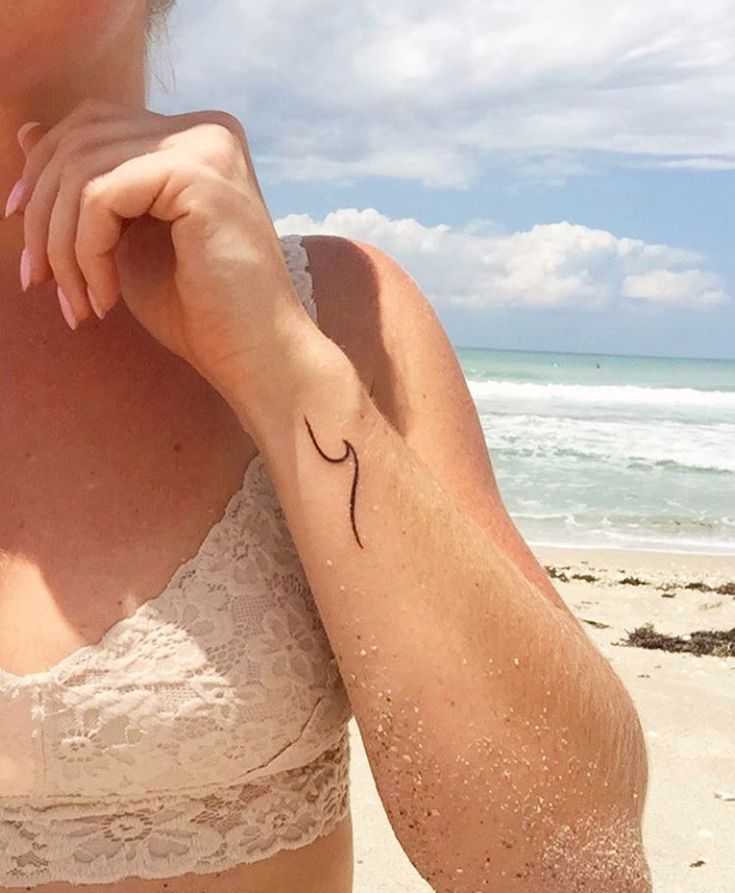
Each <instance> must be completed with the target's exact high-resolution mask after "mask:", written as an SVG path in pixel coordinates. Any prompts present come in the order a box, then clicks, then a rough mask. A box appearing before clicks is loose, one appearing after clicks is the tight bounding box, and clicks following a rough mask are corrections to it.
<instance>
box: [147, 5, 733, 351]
mask: <svg viewBox="0 0 735 893" xmlns="http://www.w3.org/2000/svg"><path fill="white" fill-rule="evenodd" d="M641 7H643V8H641ZM733 33H735V6H733V5H732V3H731V2H730V0H727V2H725V0H700V2H698V3H696V4H695V3H692V2H691V0H647V2H646V4H640V3H639V2H638V0H635V2H634V0H614V2H610V0H598V2H597V3H596V4H590V3H589V2H587V0H555V2H554V3H551V2H549V3H539V2H538V0H514V2H513V3H508V2H507V0H455V2H453V3H452V4H450V3H447V2H441V3H440V2H436V0H349V2H346V0H279V2H278V3H275V2H272V0H258V2H257V3H254V2H252V0H240V2H234V0H227V2H224V0H219V2H210V3H207V4H202V3H197V2H195V0H179V3H178V6H177V8H176V9H175V11H174V14H173V16H172V18H171V22H170V26H169V30H168V37H167V38H165V39H164V40H163V41H162V42H161V44H160V46H159V48H158V50H157V51H156V53H155V57H154V65H153V73H154V77H153V79H152V81H151V95H150V100H149V104H150V107H151V108H153V109H154V110H156V111H160V112H164V113H166V114H174V113H178V112H184V111H191V110H194V109H204V108H222V109H226V110H227V111H229V112H231V113H232V114H234V115H236V116H237V117H238V118H239V120H240V121H241V122H242V123H243V125H244V126H245V129H246V131H247V132H248V137H249V141H250V147H251V153H252V156H253V161H254V164H255V169H256V173H257V174H258V179H259V182H260V184H261V188H262V190H263V193H264V196H265V199H266V202H267V205H268V208H269V211H270V213H271V215H272V217H273V220H274V224H275V226H276V230H277V231H278V232H279V234H281V235H285V234H287V233H290V232H299V233H304V234H307V233H331V234H334V235H341V236H346V237H349V238H356V239H359V240H361V241H365V242H369V243H371V244H374V245H377V246H378V247H380V248H381V249H383V250H384V251H386V252H387V253H388V254H390V255H391V256H392V257H394V258H395V259H396V260H397V261H398V262H399V263H400V264H401V265H402V266H403V268H404V269H406V270H407V271H408V272H409V273H410V274H411V276H412V277H413V278H414V279H415V280H416V282H417V283H418V285H419V287H420V288H421V290H422V291H423V292H424V294H425V295H426V296H427V297H428V298H429V300H430V301H431V303H432V305H433V306H434V309H435V310H436V312H437V314H438V315H439V318H440V319H441V321H442V324H443V325H444V327H445V329H446V331H447V333H448V335H449V337H450V339H451V341H452V343H453V344H454V345H455V346H457V347H461V346H476V347H502V348H518V349H530V350H544V349H548V350H555V349H557V350H572V351H599V352H608V353H638V354H648V355H662V356H667V355H670V356H703V357H725V358H733V359H735V260H733V247H734V243H735V238H734V236H735V227H733V223H734V221H735V215H734V214H733V203H734V200H735V187H734V186H733V181H734V179H735V114H734V113H733V108H732V106H733V97H735V41H733V40H732V35H733Z"/></svg>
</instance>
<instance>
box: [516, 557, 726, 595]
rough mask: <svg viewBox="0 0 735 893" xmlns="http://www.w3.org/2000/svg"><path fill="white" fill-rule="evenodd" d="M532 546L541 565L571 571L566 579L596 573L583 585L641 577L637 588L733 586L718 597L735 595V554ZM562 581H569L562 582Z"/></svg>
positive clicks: (611, 583) (615, 583) (707, 589)
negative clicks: (577, 573)
mask: <svg viewBox="0 0 735 893" xmlns="http://www.w3.org/2000/svg"><path fill="white" fill-rule="evenodd" d="M529 547H530V549H531V551H532V552H533V553H534V555H535V556H536V557H537V559H538V560H539V561H540V562H541V564H543V565H544V566H545V567H547V568H548V567H551V568H553V569H554V570H555V571H557V572H563V571H569V572H570V573H569V574H567V576H568V577H569V578H570V579H575V578H574V576H573V575H574V573H576V572H578V571H580V570H583V571H584V572H585V576H595V574H590V571H596V572H597V575H598V576H597V579H594V580H593V579H586V580H584V582H588V583H597V584H603V585H610V586H612V585H625V580H626V579H627V578H638V579H639V582H638V583H637V584H634V585H638V586H645V585H653V586H662V585H663V586H664V587H665V586H670V587H672V588H681V587H684V588H686V587H687V586H690V587H692V588H694V587H693V586H692V584H702V587H703V588H702V589H701V591H703V592H704V591H716V590H717V589H718V588H721V587H727V586H728V585H729V584H732V586H733V592H732V593H729V592H727V591H725V592H721V593H717V594H722V595H728V594H731V595H735V553H733V554H732V555H713V554H709V553H701V552H651V551H648V550H643V549H614V548H607V547H599V548H594V549H587V548H580V547H573V546H534V545H531V544H529ZM644 574H645V575H646V577H645V578H644V577H643V575H644ZM639 575H640V576H639ZM555 579H557V580H558V579H559V578H558V577H557V578H555ZM577 579H578V578H577ZM561 582H568V581H565V580H563V579H562V580H561Z"/></svg>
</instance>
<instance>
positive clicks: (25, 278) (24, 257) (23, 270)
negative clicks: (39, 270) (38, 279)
mask: <svg viewBox="0 0 735 893" xmlns="http://www.w3.org/2000/svg"><path fill="white" fill-rule="evenodd" d="M30 284H31V256H30V254H29V253H28V250H27V249H26V248H24V249H23V252H22V254H21V256H20V287H21V288H22V289H23V291H28V287H29V286H30Z"/></svg>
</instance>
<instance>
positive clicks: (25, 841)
mask: <svg viewBox="0 0 735 893" xmlns="http://www.w3.org/2000/svg"><path fill="white" fill-rule="evenodd" d="M281 244H282V247H283V252H284V257H285V259H286V263H287V265H288V269H289V271H290V273H291V275H292V278H293V281H294V284H295V286H296V288H297V290H298V293H299V295H300V297H301V299H302V301H303V303H304V306H305V308H306V309H307V311H308V312H309V314H310V316H311V317H312V318H313V319H314V321H315V322H316V321H317V317H316V306H315V304H314V300H313V295H312V282H311V275H310V273H309V271H308V257H307V254H306V249H305V248H304V246H303V245H302V244H301V238H300V237H299V236H285V237H282V239H281ZM351 716H352V711H351V708H350V703H349V700H348V697H347V693H346V690H345V688H344V684H343V681H342V677H341V676H340V673H339V669H338V667H337V662H336V659H335V657H334V654H333V652H332V650H331V648H330V645H329V641H328V639H327V636H326V633H325V631H324V627H323V626H322V623H321V619H320V617H319V614H318V611H317V608H316V605H315V602H314V599H313V595H312V593H311V591H310V589H309V586H308V582H307V580H306V577H305V574H304V572H303V568H302V566H301V562H300V560H299V555H298V552H297V550H296V547H295V545H294V542H293V540H292V538H291V536H290V533H289V531H288V528H287V525H286V522H285V516H284V513H283V510H282V508H281V506H280V504H279V502H278V498H277V494H276V492H275V490H274V488H273V485H272V483H271V480H270V478H269V477H268V474H267V471H266V466H265V463H264V462H263V460H262V457H261V456H260V455H258V456H256V458H255V459H254V460H253V461H252V462H251V463H250V465H249V466H248V469H247V471H246V473H245V477H244V482H243V486H242V489H241V490H239V491H238V492H236V493H235V494H234V495H233V496H232V498H231V500H230V502H229V503H228V505H227V508H226V510H225V514H224V517H223V518H222V519H221V520H220V521H219V522H218V523H216V524H215V525H214V527H212V528H211V530H210V532H209V533H208V534H207V537H206V538H205V540H204V542H203V543H202V545H201V547H200V549H199V551H198V552H197V554H196V555H195V556H194V557H193V558H191V559H189V560H188V561H187V562H186V563H185V564H183V565H182V566H181V567H180V568H179V569H178V570H177V571H176V572H175V574H174V575H173V577H172V578H171V580H170V581H169V584H168V585H167V587H166V589H165V590H164V591H163V592H162V593H161V594H160V595H159V596H157V597H156V598H154V599H152V600H150V601H147V602H145V603H144V604H143V605H141V607H140V608H139V609H138V611H137V613H135V614H134V615H133V616H132V617H129V618H126V619H123V620H121V621H120V622H119V623H117V624H115V625H114V626H113V627H112V628H111V629H110V630H109V631H108V632H107V634H106V635H105V636H104V637H103V639H102V640H101V641H100V642H99V643H96V644H94V645H87V646H84V647H83V648H80V649H79V650H78V651H76V652H74V653H73V654H71V655H70V656H69V657H67V658H66V659H63V660H61V661H60V662H59V663H57V664H55V665H54V666H53V667H51V668H50V669H49V670H47V671H44V672H40V673H31V674H28V675H26V676H15V675H13V674H12V673H8V672H7V671H1V670H0V887H29V886H33V885H40V884H45V883H49V882H52V881H56V882H58V881H66V882H68V883H71V884H102V883H111V882H115V881H119V880H122V879H124V878H127V877H133V876H134V877H140V878H165V877H173V876H179V875H182V874H186V873H189V872H194V873H198V874H206V873H210V872H217V871H222V870H225V869H228V868H231V867H234V866H235V865H238V864H241V863H246V862H255V861H258V860H261V859H265V858H267V857H268V856H271V855H273V854H274V853H275V852H277V851H278V850H281V849H284V848H289V849H295V848H297V847H301V846H304V845H305V844H307V843H310V842H311V841H313V840H314V839H316V838H317V837H319V836H321V835H324V834H327V833H328V832H329V831H330V830H332V829H333V828H334V827H335V826H336V824H337V823H338V822H339V821H340V820H341V819H342V818H343V817H344V816H345V815H346V813H347V811H348V809H349V756H350V750H349V737H348V728H347V723H348V721H349V720H350V718H351Z"/></svg>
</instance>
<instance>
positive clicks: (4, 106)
mask: <svg viewBox="0 0 735 893" xmlns="http://www.w3.org/2000/svg"><path fill="white" fill-rule="evenodd" d="M112 37H113V39H112V40H111V41H109V42H106V43H105V44H104V45H101V44H95V45H93V46H92V48H91V49H92V54H91V55H90V52H89V47H85V48H84V52H82V51H80V52H78V53H73V54H71V57H70V58H69V59H67V60H66V64H65V66H64V67H63V69H58V68H57V69H56V70H55V71H54V77H53V82H52V83H49V82H48V81H45V82H43V83H41V82H37V83H24V84H23V89H22V90H16V91H14V92H13V93H12V94H11V95H10V96H8V94H7V92H5V91H0V293H2V291H3V290H4V287H5V286H6V285H9V284H10V283H12V282H15V280H17V266H18V260H19V257H20V251H21V250H22V246H23V219H22V215H13V216H12V217H10V218H9V219H7V220H4V219H2V217H1V214H2V208H4V206H5V201H6V199H7V197H8V195H9V194H10V190H11V189H12V188H13V185H14V184H15V182H16V180H18V178H19V177H20V176H21V174H22V172H23V166H24V164H25V155H24V154H23V151H22V149H21V148H20V146H19V145H18V140H17V135H16V134H17V131H18V128H19V127H20V126H21V124H24V123H25V122H26V121H39V122H40V123H41V124H43V125H44V126H45V127H47V128H50V127H53V126H54V125H55V124H56V123H58V122H59V121H61V120H62V119H63V118H65V117H66V116H67V115H68V114H69V113H70V112H71V111H72V110H73V109H74V108H75V107H76V106H77V105H78V104H79V103H80V102H81V101H82V100H84V99H86V98H100V99H108V100H110V101H111V102H119V103H123V104H127V105H135V106H139V107H141V108H145V106H146V70H145V61H146V58H145V52H146V47H145V33H144V29H142V28H141V27H140V22H138V21H136V20H135V18H134V17H131V18H128V20H127V21H123V22H122V23H121V27H120V29H119V31H117V32H116V33H115V34H114V35H112ZM8 273H10V274H11V275H10V276H8ZM10 287H11V288H12V287H14V286H12V285H11V286H10ZM17 288H18V289H19V288H20V286H19V285H18V286H17ZM0 313H2V315H3V316H5V313H4V312H3V311H0Z"/></svg>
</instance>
